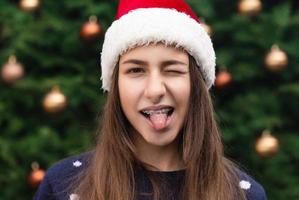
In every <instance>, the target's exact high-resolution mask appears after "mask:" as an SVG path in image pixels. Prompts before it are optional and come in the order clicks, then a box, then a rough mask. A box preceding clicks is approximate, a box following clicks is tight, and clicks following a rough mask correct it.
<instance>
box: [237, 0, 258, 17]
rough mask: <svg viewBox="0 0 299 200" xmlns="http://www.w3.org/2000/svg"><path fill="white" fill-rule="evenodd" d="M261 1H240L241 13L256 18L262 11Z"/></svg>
mask: <svg viewBox="0 0 299 200" xmlns="http://www.w3.org/2000/svg"><path fill="white" fill-rule="evenodd" d="M262 7H263V5H262V3H261V1H260V0H240V2H239V12H240V13H241V14H244V15H249V16H255V15H257V14H258V13H259V12H260V11H261V10H262Z"/></svg>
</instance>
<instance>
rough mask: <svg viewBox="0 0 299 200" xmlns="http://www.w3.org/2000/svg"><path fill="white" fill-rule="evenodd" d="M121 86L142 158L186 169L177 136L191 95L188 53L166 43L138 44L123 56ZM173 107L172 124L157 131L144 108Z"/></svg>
mask: <svg viewBox="0 0 299 200" xmlns="http://www.w3.org/2000/svg"><path fill="white" fill-rule="evenodd" d="M118 75H119V76H118V77H119V80H118V88H119V93H120V101H121V106H122V109H123V111H124V113H125V116H126V117H127V119H128V120H129V122H130V123H131V125H132V127H133V130H132V133H133V136H134V137H133V138H134V144H135V145H136V147H137V151H138V152H137V153H138V157H139V159H141V160H142V161H143V162H146V163H148V164H150V165H152V166H154V168H156V169H154V170H160V171H173V170H178V169H182V168H184V164H183V162H182V158H181V157H180V155H179V153H178V147H177V138H178V134H179V132H180V130H181V128H182V126H183V123H184V119H185V116H186V112H187V108H188V104H189V97H190V87H191V86H190V74H189V58H188V54H187V53H186V52H184V51H182V50H179V49H175V48H174V47H167V46H165V45H163V44H153V45H149V46H142V47H136V48H134V49H132V50H130V51H128V52H126V53H125V54H123V55H122V56H121V57H120V60H119V74H118ZM161 105H164V106H165V105H166V106H172V107H173V108H174V112H173V114H172V116H171V120H170V123H169V124H168V126H167V127H166V128H164V129H162V130H156V129H155V128H154V127H153V126H151V123H150V122H149V120H148V119H147V118H146V117H144V116H143V115H142V114H141V113H140V110H142V109H145V108H149V107H150V108H156V107H157V106H161Z"/></svg>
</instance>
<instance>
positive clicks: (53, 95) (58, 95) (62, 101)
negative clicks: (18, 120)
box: [43, 86, 67, 113]
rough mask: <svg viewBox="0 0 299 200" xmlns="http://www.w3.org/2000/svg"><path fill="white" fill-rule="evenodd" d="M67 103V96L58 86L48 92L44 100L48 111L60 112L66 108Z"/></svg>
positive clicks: (44, 105)
mask: <svg viewBox="0 0 299 200" xmlns="http://www.w3.org/2000/svg"><path fill="white" fill-rule="evenodd" d="M66 105H67V99H66V96H65V95H64V94H63V93H62V92H61V91H60V89H59V88H58V86H56V87H54V88H53V89H52V90H51V91H50V92H49V93H48V94H46V96H45V97H44V100H43V107H44V109H45V111H47V112H48V113H58V112H60V111H62V110H64V109H65V107H66Z"/></svg>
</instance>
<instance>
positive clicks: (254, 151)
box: [0, 0, 299, 200]
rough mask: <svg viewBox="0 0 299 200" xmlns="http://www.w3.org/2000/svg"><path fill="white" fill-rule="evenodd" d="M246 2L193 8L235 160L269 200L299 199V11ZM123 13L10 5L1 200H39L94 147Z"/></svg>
mask: <svg viewBox="0 0 299 200" xmlns="http://www.w3.org/2000/svg"><path fill="white" fill-rule="evenodd" d="M245 1H246V0H243V2H241V0H240V1H229V2H228V1H221V0H209V1H207V0H202V1H188V3H189V4H190V6H191V7H192V8H193V9H194V11H195V12H196V13H197V15H198V16H199V17H200V19H201V21H202V23H204V24H206V25H207V26H208V27H209V28H210V31H211V33H210V34H211V38H212V41H213V44H214V48H215V51H216V56H217V81H216V85H215V86H214V87H213V88H212V89H211V91H210V92H211V95H212V98H213V101H214V105H215V112H216V117H217V121H218V123H219V126H220V130H221V134H222V136H223V140H224V143H225V147H226V148H225V149H226V155H227V156H228V157H230V158H232V159H233V160H234V161H235V162H237V163H239V165H241V167H242V168H243V169H244V170H245V171H247V172H248V173H249V174H251V175H252V176H254V177H255V178H256V180H257V181H258V182H260V183H261V184H262V185H263V186H264V188H265V190H266V193H267V195H268V198H269V199H273V200H281V199H298V198H299V187H298V186H299V174H298V170H297V168H296V167H298V166H299V153H298V152H299V126H298V124H297V123H296V121H297V120H296V119H298V118H299V115H298V113H299V108H298V106H297V102H298V97H299V82H298V78H297V77H298V76H299V67H298V63H299V55H298V53H297V49H298V47H299V39H298V37H297V36H298V33H299V32H298V30H299V12H298V8H299V3H298V2H297V1H295V0H287V1H286V0H285V1H282V0H275V1H273V0H272V1H270V0H264V1H259V0H247V1H248V2H249V3H248V2H245ZM116 7H117V1H108V0H106V1H104V0H103V1H95V0H85V1H80V0H64V1H42V2H41V1H38V0H21V1H17V0H13V1H11V0H2V1H0V47H1V48H0V67H1V81H0V91H1V92H0V113H1V115H0V130H1V133H0V163H1V165H0V194H1V199H32V197H33V195H34V193H35V191H36V189H37V185H38V182H39V181H40V180H41V179H42V175H43V172H44V171H43V170H46V169H47V168H49V167H50V166H52V165H53V164H54V163H55V162H57V161H58V160H60V159H62V158H65V157H67V156H71V155H75V154H78V153H81V152H83V151H87V150H89V149H90V148H92V146H93V144H94V141H95V138H96V132H97V128H98V124H99V121H101V120H100V118H101V117H100V116H101V115H100V114H101V110H102V108H103V105H104V102H105V97H106V94H104V93H103V92H102V90H101V81H100V74H101V72H100V52H101V47H102V42H103V37H104V34H105V31H106V30H107V28H108V27H109V26H110V24H111V22H112V21H113V20H114V16H115V13H116ZM262 133H264V134H263V135H264V136H265V137H266V136H269V133H270V136H269V137H270V139H269V138H268V140H267V139H265V138H264V136H263V137H262ZM264 139H265V140H264ZM256 141H259V145H256V144H257V143H256ZM276 142H277V143H276ZM269 145H270V146H269ZM271 145H272V146H271Z"/></svg>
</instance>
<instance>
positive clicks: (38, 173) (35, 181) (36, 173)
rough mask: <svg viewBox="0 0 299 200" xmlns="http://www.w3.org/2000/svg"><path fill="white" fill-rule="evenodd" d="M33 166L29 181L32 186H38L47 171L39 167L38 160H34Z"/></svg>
mask: <svg viewBox="0 0 299 200" xmlns="http://www.w3.org/2000/svg"><path fill="white" fill-rule="evenodd" d="M31 166H32V171H31V172H30V174H29V176H28V178H27V181H28V184H29V185H30V187H32V188H36V187H37V186H38V185H39V184H40V182H41V181H42V180H43V179H44V177H45V174H46V172H45V171H44V170H43V169H40V168H39V164H38V163H37V162H33V163H32V165H31Z"/></svg>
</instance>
